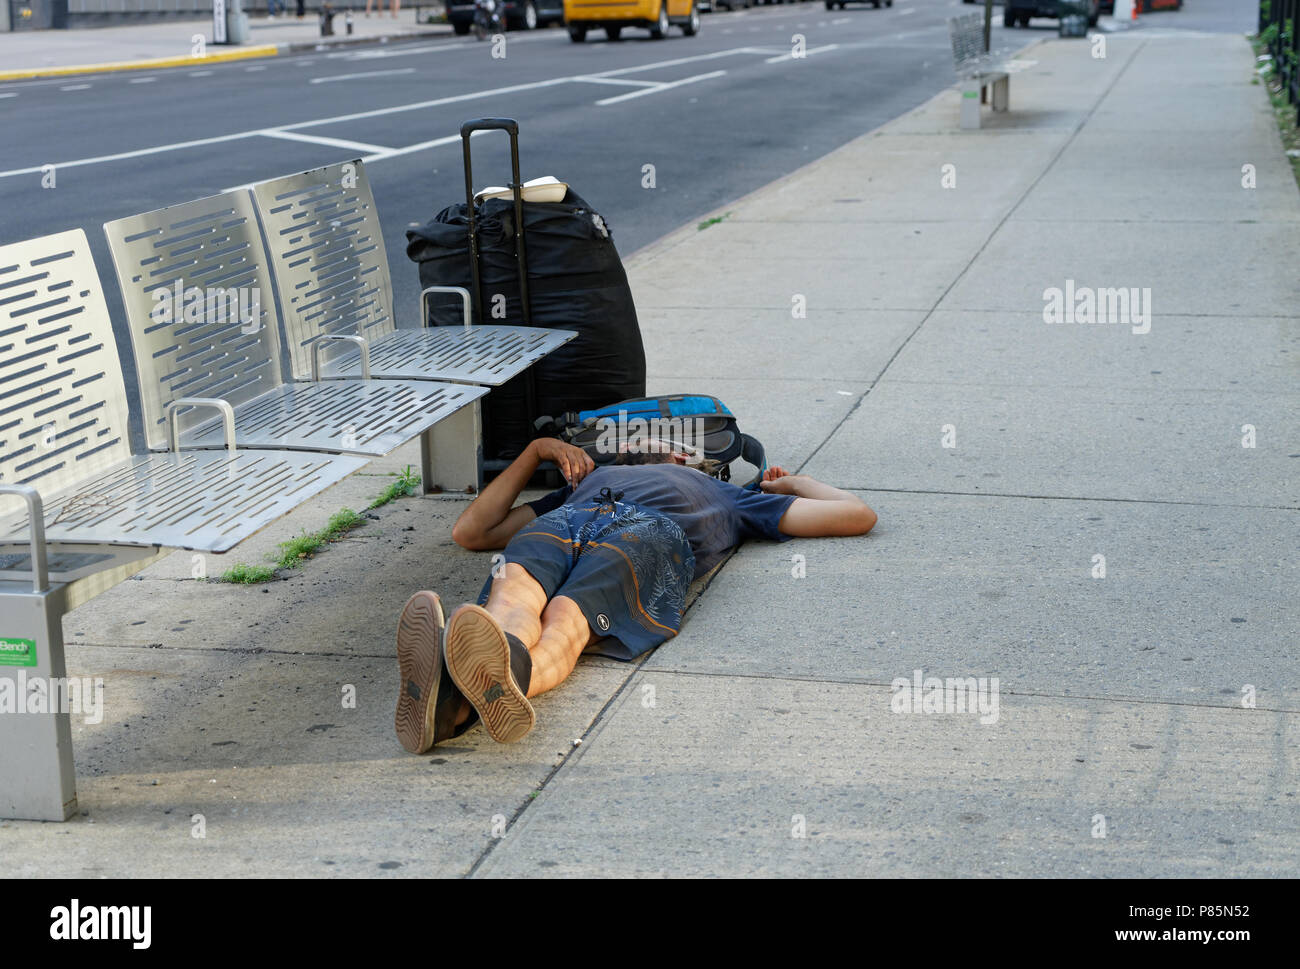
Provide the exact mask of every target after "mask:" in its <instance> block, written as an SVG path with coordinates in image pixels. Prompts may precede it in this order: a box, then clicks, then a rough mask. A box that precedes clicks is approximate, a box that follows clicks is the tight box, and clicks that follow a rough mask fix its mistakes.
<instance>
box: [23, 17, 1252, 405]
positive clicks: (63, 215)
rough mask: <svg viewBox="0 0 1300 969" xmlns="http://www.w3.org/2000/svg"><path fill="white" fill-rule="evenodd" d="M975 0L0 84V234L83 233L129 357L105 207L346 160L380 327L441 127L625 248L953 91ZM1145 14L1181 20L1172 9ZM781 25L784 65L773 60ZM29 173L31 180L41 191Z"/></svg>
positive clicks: (445, 199) (404, 288) (1015, 43)
mask: <svg viewBox="0 0 1300 969" xmlns="http://www.w3.org/2000/svg"><path fill="white" fill-rule="evenodd" d="M1213 7H1214V8H1215V9H1216V10H1218V9H1221V7H1222V4H1221V3H1215V4H1213ZM976 9H977V8H976V7H974V6H970V5H965V4H962V3H960V2H957V0H895V4H894V6H893V8H892V9H888V8H885V9H879V10H877V9H873V8H872V7H870V6H865V5H855V6H851V7H849V8H847V9H845V10H836V11H834V12H830V11H826V10H825V9H824V7H823V6H822V5H820V4H813V3H804V4H800V5H797V6H789V5H787V6H776V7H772V6H768V7H762V8H755V9H752V10H747V11H738V12H734V13H721V12H720V13H716V14H712V15H709V16H706V17H705V18H704V24H703V29H702V30H701V32H700V34H699V35H697V36H696V37H693V38H686V37H683V36H682V34H681V32H680V30H678V29H677V28H674V29H673V30H672V31H671V33H670V35H669V37H668V38H667V39H666V40H663V41H652V40H650V39H649V38H648V36H647V34H646V32H644V31H630V32H628V33H627V34H625V39H624V40H623V41H621V42H618V43H611V42H608V41H606V40H605V39H604V38H603V37H600V38H599V39H595V38H596V36H597V35H596V34H593V35H592V37H591V38H589V40H588V41H587V43H585V44H582V45H577V44H573V43H571V42H570V41H569V39H568V36H567V34H566V33H565V31H564V30H562V29H549V30H539V31H533V32H512V33H510V34H508V35H506V46H505V52H504V53H505V56H504V57H494V56H493V53H494V51H493V45H492V43H491V42H477V41H475V40H474V39H472V38H448V39H446V40H440V41H437V42H429V41H417V42H412V43H407V44H401V45H393V46H389V47H384V48H378V47H372V48H360V49H353V50H350V51H340V52H335V53H330V54H320V53H318V54H309V55H301V56H290V57H274V58H269V59H264V60H259V61H257V62H255V63H240V62H234V63H228V64H214V65H212V66H211V67H210V68H207V69H202V70H190V69H178V70H171V71H158V72H156V73H154V74H144V73H140V72H127V73H118V74H101V75H92V76H86V77H79V78H70V79H55V80H40V81H28V82H16V83H10V84H6V85H2V86H0V130H2V131H4V139H3V142H2V143H0V225H2V227H3V232H2V234H0V239H3V240H4V241H12V240H21V239H26V238H30V237H33V236H37V235H42V234H46V233H50V232H56V231H60V230H64V229H69V228H74V227H78V226H80V227H83V228H85V229H86V232H87V234H88V236H89V237H90V240H91V244H92V247H93V250H94V254H95V258H96V261H97V264H98V267H99V270H100V275H101V278H102V279H103V282H104V286H105V289H106V294H107V297H108V301H109V308H110V313H111V314H112V315H113V317H114V323H115V329H116V331H117V335H118V342H119V349H120V350H121V351H123V357H124V360H126V361H129V360H130V353H129V345H128V343H127V340H126V337H125V332H124V326H123V320H122V313H121V307H120V304H119V301H118V296H117V292H116V285H115V283H114V281H113V279H112V269H111V262H110V260H109V257H108V252H107V247H106V245H105V243H104V239H103V233H102V231H101V228H100V227H101V225H102V224H103V223H104V222H105V221H109V220H112V219H117V218H121V217H123V216H128V215H133V214H136V213H139V212H144V211H148V210H151V209H155V208H159V207H162V206H165V205H170V204H175V203H179V202H183V201H187V200H190V199H194V198H199V197H202V196H205V195H211V194H215V193H218V192H221V191H223V190H225V189H228V188H230V187H233V186H237V185H243V184H247V183H249V182H254V181H258V180H261V179H265V178H271V177H275V176H278V175H283V174H288V173H291V172H295V171H302V170H305V169H308V168H312V167H315V166H319V165H325V164H330V163H332V162H337V161H341V160H346V159H350V158H355V157H364V158H366V159H367V163H366V167H367V170H368V172H369V175H370V179H371V183H372V186H373V189H374V192H375V196H376V200H377V203H378V206H379V210H380V216H381V219H382V221H383V225H384V231H385V241H386V244H387V247H388V256H389V262H390V266H391V270H392V274H393V282H394V288H395V298H396V300H397V307H398V310H399V320H400V319H401V313H402V310H403V308H405V307H409V309H410V313H409V315H408V316H407V320H408V321H413V320H414V318H415V311H416V307H417V293H418V279H417V274H416V269H415V266H414V265H413V264H412V263H410V262H409V261H408V260H407V259H406V256H405V251H404V250H405V236H404V232H405V230H406V228H407V227H408V226H410V225H413V224H419V223H422V222H424V221H426V220H428V219H429V218H431V217H432V216H433V215H434V214H435V213H436V212H437V211H438V210H439V209H441V208H443V207H444V206H446V205H448V204H451V203H453V202H456V201H459V200H461V199H463V193H464V183H463V173H462V169H461V161H460V145H459V139H458V138H456V137H455V136H456V132H457V131H458V129H459V125H460V123H461V122H462V121H464V120H465V119H467V118H472V117H483V116H504V117H511V118H515V119H517V120H518V121H519V122H520V126H521V155H522V163H523V175H524V177H525V178H533V177H537V176H540V175H555V176H557V177H559V178H561V179H564V180H565V181H568V182H569V183H570V184H572V185H573V187H574V189H575V190H576V191H578V192H579V194H581V195H582V196H583V197H584V198H586V199H587V201H588V202H590V203H591V204H592V205H593V206H594V207H595V208H596V209H597V210H599V211H600V212H601V213H602V214H603V215H604V216H605V219H606V221H607V223H608V224H609V225H610V226H611V227H612V228H613V230H614V238H615V241H616V243H617V244H618V247H619V250H620V252H621V253H622V254H623V255H624V257H626V256H627V255H629V254H630V253H632V252H633V251H635V250H637V249H639V248H641V247H642V246H645V245H647V244H648V243H650V242H653V241H654V240H655V239H657V238H659V237H661V236H662V235H664V234H665V233H666V232H669V231H671V230H672V229H674V228H676V227H678V226H680V225H682V224H684V223H686V222H689V221H691V220H693V219H695V218H697V217H698V216H700V215H701V214H702V213H705V212H708V211H710V210H712V209H715V208H717V207H719V206H723V205H725V204H726V203H727V202H729V201H731V200H734V199H736V198H738V197H740V196H742V195H744V194H745V193H747V192H749V191H752V190H754V189H756V188H758V187H760V186H762V185H765V184H767V183H768V182H771V181H772V180H774V179H776V178H778V177H780V176H782V175H784V174H786V173H788V172H790V171H793V170H795V169H796V168H798V167H800V166H801V165H803V164H805V163H807V162H809V161H812V160H814V159H816V158H818V157H820V156H822V155H825V154H826V153H827V152H829V151H831V150H833V149H835V148H837V147H838V146H840V145H842V144H844V143H845V142H847V141H849V140H851V139H852V138H854V137H856V136H858V135H860V134H862V133H863V132H866V131H869V130H870V129H872V128H874V127H876V126H878V125H880V124H883V123H884V122H886V121H888V120H890V119H892V118H894V117H897V116H898V115H900V114H902V113H904V112H906V111H908V110H909V109H911V108H913V107H915V106H916V105H918V104H920V103H922V102H923V101H925V100H926V99H928V98H929V97H931V96H932V95H934V94H935V93H936V92H938V91H940V90H942V89H943V88H945V87H947V86H949V85H950V84H952V83H953V80H954V76H953V70H952V62H951V54H950V48H949V42H948V31H947V27H946V24H945V18H947V17H950V16H953V15H955V14H959V13H969V12H972V11H974V10H976ZM1160 16H1161V17H1167V18H1169V19H1168V25H1171V26H1178V27H1192V26H1195V23H1194V22H1193V20H1192V19H1191V18H1189V17H1188V16H1187V12H1186V11H1184V12H1183V13H1180V14H1166V15H1160ZM1231 17H1232V18H1235V19H1243V20H1244V21H1247V23H1246V26H1249V23H1248V21H1249V19H1250V18H1249V17H1244V15H1243V16H1239V15H1238V14H1237V13H1236V11H1235V10H1234V11H1232V13H1231ZM1175 18H1177V19H1176V20H1175ZM1150 19H1151V20H1153V21H1154V20H1156V18H1155V17H1153V18H1150ZM997 22H998V23H999V26H998V27H996V28H995V30H994V46H995V47H1008V48H1013V49H1014V48H1018V47H1020V46H1023V45H1024V44H1026V43H1028V42H1029V41H1031V40H1033V39H1035V36H1041V33H1040V32H1043V31H1049V32H1051V33H1054V32H1055V24H1054V22H1053V21H1047V20H1042V21H1037V22H1036V28H1037V29H1031V30H1023V29H1022V30H1012V31H1006V30H1004V29H1003V28H1002V27H1001V26H1000V17H999V18H998V20H997ZM1160 26H1165V24H1160ZM1211 29H1215V28H1211ZM1219 29H1221V28H1219ZM796 34H798V35H802V36H803V38H804V44H805V49H806V56H804V57H801V58H795V57H792V56H791V50H792V44H793V40H794V35H796ZM475 146H476V151H475V159H476V165H475V174H476V178H475V181H476V183H477V185H479V186H482V185H485V184H500V183H503V182H504V181H505V180H506V178H507V176H508V171H509V169H508V153H507V149H506V139H505V137H504V136H488V137H485V138H482V139H476V142H475ZM47 165H53V166H54V169H53V174H54V187H52V188H46V187H43V185H42V181H43V172H42V167H43V166H47ZM647 165H652V166H654V187H653V188H647V187H645V182H646V178H645V173H646V168H645V166H647ZM861 177H862V178H863V179H869V178H870V177H871V173H870V172H863V173H861ZM45 180H48V179H45ZM848 188H849V187H848V186H846V190H847V189H848ZM829 242H830V240H828V243H829ZM126 369H127V373H128V376H127V380H128V385H130V384H131V383H132V382H133V374H132V373H131V370H132V368H131V367H130V365H129V362H128V363H127V366H126ZM129 389H130V391H131V393H132V396H133V397H134V391H133V388H129Z"/></svg>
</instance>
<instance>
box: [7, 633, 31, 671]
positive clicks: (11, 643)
mask: <svg viewBox="0 0 1300 969" xmlns="http://www.w3.org/2000/svg"><path fill="white" fill-rule="evenodd" d="M35 665H36V640H34V639H4V638H0V666H35Z"/></svg>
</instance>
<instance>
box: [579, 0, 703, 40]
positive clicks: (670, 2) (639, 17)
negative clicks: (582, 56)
mask: <svg viewBox="0 0 1300 969" xmlns="http://www.w3.org/2000/svg"><path fill="white" fill-rule="evenodd" d="M564 22H565V23H566V24H568V25H569V39H570V40H572V41H573V42H574V43H575V44H581V43H582V42H583V41H584V40H586V39H587V31H588V30H595V29H596V28H597V27H599V28H603V29H604V31H605V36H606V37H608V38H609V39H610V40H618V39H619V37H620V36H621V35H622V33H623V28H624V27H645V28H647V29H648V30H649V31H650V36H651V37H653V38H654V39H655V40H662V39H663V38H664V37H665V36H666V35H667V34H668V28H669V27H681V28H682V33H683V34H685V35H686V36H687V37H694V36H695V35H696V34H697V33H699V31H700V8H699V5H698V4H697V3H696V0H612V2H611V0H564Z"/></svg>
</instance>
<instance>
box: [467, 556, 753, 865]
mask: <svg viewBox="0 0 1300 969" xmlns="http://www.w3.org/2000/svg"><path fill="white" fill-rule="evenodd" d="M735 554H736V552H735V549H732V550H731V551H730V552H728V553H727V555H726V557H725V558H723V560H722V561H721V562H719V563H718V564H717V565H715V566H714V567H713V569H711V570H710V571H709V573H708V575H706V576H705V577H704V579H703V585H701V586H700V588H699V589H698V590H696V591H695V596H694V598H692V599H691V600H690V601H689V602H688V603H687V605H686V608H685V609H684V610H683V613H682V619H683V621H685V617H686V616H687V615H689V614H690V611H691V610H692V609H694V608H695V606H696V604H697V603H698V602H699V601H700V600H701V599H702V598H704V593H705V592H706V591H708V589H709V587H710V586H711V585H712V584H713V580H714V579H716V578H717V577H718V575H719V574H720V573H721V572H722V570H723V568H725V567H726V565H727V563H728V562H730V561H731V559H732V558H733V557H734V556H735ZM658 651H659V647H657V646H656V647H655V648H654V649H652V650H650V651H649V652H647V653H645V654H644V655H642V656H640V657H638V658H637V660H636V661H635V662H633V663H630V664H628V670H627V676H625V677H623V682H621V683H620V684H619V685H618V689H616V690H615V691H614V692H613V694H612V695H611V696H610V698H609V699H608V700H606V701H605V703H604V704H603V705H602V706H601V708H600V709H599V710H597V711H596V715H595V716H594V717H592V718H591V722H590V723H588V724H587V727H586V729H584V730H583V732H582V736H581V738H580V739H581V740H582V745H581V746H577V747H573V748H571V749H569V750H567V751H565V752H564V754H563V755H562V756H561V758H560V760H559V762H558V763H556V764H555V765H554V766H553V767H552V768H551V770H550V771H549V772H548V773H547V775H546V776H545V777H544V778H542V782H541V783H540V784H538V785H537V787H536V788H534V792H535V793H536V795H538V796H540V795H541V793H542V792H543V791H545V790H546V787H547V785H548V784H550V782H551V780H552V779H553V778H554V777H555V775H556V774H558V773H559V772H560V768H562V767H564V765H565V764H568V763H570V762H571V761H576V760H577V759H578V758H579V757H580V756H581V754H582V752H583V751H584V750H587V749H588V747H587V741H588V740H589V739H592V738H594V737H595V736H596V735H597V734H598V733H599V731H600V728H601V727H602V726H603V725H604V722H605V714H606V713H607V712H609V710H610V709H611V708H612V707H613V706H614V704H615V703H617V702H618V700H619V698H620V697H621V696H623V694H624V693H625V692H626V691H627V688H628V685H629V684H630V683H631V682H632V680H633V678H634V677H635V676H636V674H637V673H638V672H640V670H641V669H642V668H643V667H644V666H645V664H646V663H648V662H649V661H650V657H652V656H654V654H655V653H656V652H658ZM620 665H622V664H620ZM536 800H537V797H534V796H529V797H527V798H525V799H524V802H523V803H522V804H520V805H519V807H518V808H517V809H516V810H515V813H514V814H512V815H511V816H510V820H509V821H507V822H506V830H505V834H503V835H502V836H501V837H500V838H496V839H494V840H493V842H492V843H490V844H489V845H488V846H487V847H486V848H484V849H483V852H482V854H480V855H479V856H478V858H477V859H476V860H475V861H474V864H473V865H471V866H470V868H469V870H468V871H467V872H465V875H464V876H463V877H465V878H473V877H474V874H475V872H477V871H478V870H479V868H480V867H481V866H482V865H483V863H484V862H485V861H487V859H488V856H489V855H490V854H492V851H493V849H495V848H496V846H497V845H498V844H499V843H500V842H501V841H503V840H505V837H506V835H508V834H509V833H510V831H511V830H512V829H513V828H514V826H515V822H516V821H518V820H519V819H520V818H522V817H523V815H524V812H525V811H527V810H528V808H529V806H530V805H531V804H532V803H533V802H534V801H536Z"/></svg>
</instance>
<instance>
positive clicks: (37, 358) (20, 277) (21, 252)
mask: <svg viewBox="0 0 1300 969" xmlns="http://www.w3.org/2000/svg"><path fill="white" fill-rule="evenodd" d="M365 463H366V461H365V459H363V458H360V457H351V456H346V455H326V454H310V453H304V452H294V451H283V450H263V451H240V450H236V449H233V448H232V449H229V450H226V451H189V452H186V453H168V454H133V453H132V452H131V448H130V443H129V438H128V432H127V398H126V388H125V385H124V383H123V379H122V369H121V363H120V361H119V359H118V356H117V351H116V349H115V344H114V340H113V332H112V326H111V322H110V320H109V316H108V310H107V307H106V305H105V302H104V296H103V292H102V290H101V288H100V284H99V277H98V275H97V274H96V272H95V265H94V261H93V259H92V257H91V255H90V248H89V245H88V244H87V240H86V235H85V233H84V232H83V231H81V230H80V229H76V230H73V231H71V232H62V233H58V234H56V235H51V236H45V237H43V238H40V239H33V240H30V241H28V242H21V243H16V244H12V245H7V246H2V247H0V681H2V680H8V681H9V682H8V683H3V686H2V688H3V689H5V690H7V691H9V692H10V697H11V699H12V701H13V702H20V703H24V704H27V708H28V709H30V706H31V705H30V704H28V703H27V697H26V696H25V695H23V694H24V693H25V692H26V691H25V690H20V689H19V687H20V685H21V684H24V683H29V682H33V681H34V680H36V679H37V678H39V679H40V680H43V681H44V683H45V684H46V696H47V697H50V696H51V692H50V689H49V687H50V685H51V684H52V683H55V682H62V680H63V677H65V676H66V668H65V665H64V655H63V624H62V620H63V615H64V614H65V613H66V612H67V611H68V610H70V609H72V608H75V607H76V606H77V605H79V604H80V603H81V602H84V601H85V600H86V599H88V598H90V597H91V596H93V595H95V594H97V593H99V592H101V591H103V590H104V589H106V588H108V587H110V586H111V585H113V584H115V583H116V582H119V581H122V580H123V579H125V578H127V577H129V576H130V575H131V574H132V573H134V572H137V571H139V570H140V569H141V568H143V567H144V566H145V565H147V564H148V563H149V562H151V561H153V560H154V559H156V558H158V557H160V555H161V554H164V552H165V550H167V549H171V548H185V549H193V550H196V551H202V552H214V553H220V552H225V551H227V550H229V549H230V548H232V547H234V546H235V545H236V544H238V543H239V542H240V541H242V540H243V539H245V538H247V537H248V536H250V535H252V534H253V533H255V532H257V531H259V530H260V529H261V528H263V527H264V526H266V525H267V524H269V523H270V522H272V521H274V520H275V519H276V518H278V517H280V516H281V515H284V514H286V513H287V512H289V511H290V510H292V509H293V508H294V507H296V506H297V505H299V504H301V503H302V502H304V501H306V500H307V499H309V498H311V497H313V496H315V495H317V494H319V493H320V492H322V491H324V490H325V489H326V488H328V487H330V486H331V485H333V484H335V483H337V482H338V481H340V480H341V479H342V478H344V477H346V476H347V475H349V474H351V473H352V472H353V471H355V470H357V469H358V468H360V467H361V466H363V465H364V464H365ZM18 499H21V501H19V500H18ZM14 709H17V708H16V707H15V708H13V709H10V710H8V711H6V712H5V713H4V714H3V715H0V817H5V818H27V819H35V820H46V821H63V820H66V819H67V818H68V817H70V816H71V815H72V814H73V813H74V812H75V811H76V809H77V800H76V778H75V771H74V766H73V759H72V730H71V723H70V718H69V716H68V713H67V711H66V710H64V711H63V712H57V711H56V712H50V713H40V712H27V713H22V714H19V713H16V712H13V711H14Z"/></svg>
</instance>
